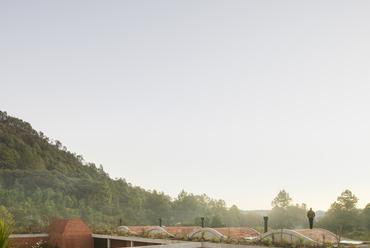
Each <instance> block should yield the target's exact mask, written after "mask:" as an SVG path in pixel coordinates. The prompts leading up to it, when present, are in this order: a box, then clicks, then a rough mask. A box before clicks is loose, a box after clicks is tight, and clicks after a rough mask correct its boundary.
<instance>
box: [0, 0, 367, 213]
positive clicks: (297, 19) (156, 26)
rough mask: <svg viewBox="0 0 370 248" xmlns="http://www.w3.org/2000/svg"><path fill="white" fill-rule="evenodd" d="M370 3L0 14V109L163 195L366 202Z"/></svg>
mask: <svg viewBox="0 0 370 248" xmlns="http://www.w3.org/2000/svg"><path fill="white" fill-rule="evenodd" d="M369 13H370V1H337V0H335V1H321V0H320V1H261V0H258V1H257V0H255V1H230V0H228V1H214V0H212V1H198V0H197V1H138V0H135V1H91V0H89V1H11V0H8V1H1V2H0V110H2V111H7V112H8V114H10V115H12V116H14V117H17V118H20V119H23V120H25V121H27V122H29V123H31V125H32V126H33V128H34V129H36V130H37V131H42V132H44V133H45V134H46V135H47V136H48V137H50V138H53V139H57V140H60V141H61V142H62V143H63V145H65V146H67V148H68V150H70V151H72V152H76V153H77V154H82V155H83V156H84V158H85V160H86V161H87V162H93V163H95V164H97V166H99V164H102V165H103V166H104V169H105V171H106V172H107V173H109V175H110V177H111V178H113V179H114V178H119V177H122V178H125V179H126V180H127V181H128V182H130V183H132V184H133V185H137V186H140V187H143V188H145V189H147V190H153V189H156V190H158V191H163V192H165V193H166V194H168V195H170V196H171V197H176V196H177V194H178V193H179V192H180V191H181V190H182V189H184V190H185V191H187V192H191V193H194V194H202V193H206V194H207V195H209V196H210V197H212V198H215V199H223V200H225V201H226V203H227V205H228V206H229V207H230V206H232V205H233V204H235V205H237V206H238V207H239V208H240V209H244V210H254V209H270V208H271V201H272V200H273V198H274V197H275V196H276V195H277V194H278V193H279V191H280V190H282V189H285V190H286V191H287V192H288V193H289V194H290V197H292V198H293V202H294V203H299V204H301V203H306V204H307V205H308V207H312V208H313V209H314V210H324V211H326V210H327V209H328V208H329V207H330V204H331V203H333V202H334V201H335V200H336V198H337V196H339V195H340V194H341V192H343V191H344V190H346V189H349V190H351V191H352V193H354V194H355V195H356V196H357V197H358V198H359V199H360V200H359V203H358V204H357V207H360V208H363V207H365V205H366V204H368V203H369V202H370V194H369V189H370V180H369V175H370V166H369V165H370V152H369V151H370V114H369V108H370V97H369V96H370V94H369V93H370V70H369V68H370V45H369V44H370V15H369Z"/></svg>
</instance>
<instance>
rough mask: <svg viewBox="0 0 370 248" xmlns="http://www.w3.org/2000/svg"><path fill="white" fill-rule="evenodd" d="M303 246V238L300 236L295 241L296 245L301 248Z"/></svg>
mask: <svg viewBox="0 0 370 248" xmlns="http://www.w3.org/2000/svg"><path fill="white" fill-rule="evenodd" d="M303 244H304V238H303V237H302V236H300V237H299V238H298V239H297V245H299V246H301V245H303Z"/></svg>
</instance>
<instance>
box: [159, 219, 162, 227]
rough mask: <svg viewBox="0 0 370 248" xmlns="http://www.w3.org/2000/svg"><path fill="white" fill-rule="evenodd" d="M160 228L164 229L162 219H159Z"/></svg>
mask: <svg viewBox="0 0 370 248" xmlns="http://www.w3.org/2000/svg"><path fill="white" fill-rule="evenodd" d="M159 226H160V227H162V218H159Z"/></svg>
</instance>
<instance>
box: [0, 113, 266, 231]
mask: <svg viewBox="0 0 370 248" xmlns="http://www.w3.org/2000/svg"><path fill="white" fill-rule="evenodd" d="M0 206H3V207H2V208H3V210H2V211H1V213H0V215H2V217H3V218H6V219H8V221H9V222H14V224H15V225H16V226H17V227H18V228H20V229H27V228H30V227H31V228H34V229H37V228H41V227H42V225H43V222H45V221H48V220H50V219H51V218H81V219H82V220H83V221H84V222H85V223H87V224H89V225H91V224H94V225H100V224H111V225H116V224H117V223H118V220H119V219H123V220H124V221H125V223H124V224H130V225H154V224H158V219H159V218H160V217H161V218H163V222H164V224H165V225H168V226H170V225H176V224H178V223H181V224H182V225H194V224H197V225H200V216H205V217H206V222H207V225H208V226H213V227H220V226H253V227H258V226H259V225H261V220H262V217H261V216H260V215H258V214H249V215H247V216H245V215H242V214H241V213H240V210H239V209H238V208H237V207H236V206H233V207H231V208H230V209H227V208H226V203H225V202H224V201H223V200H215V199H211V198H209V197H208V196H207V195H205V194H203V195H193V194H191V193H187V192H185V191H182V192H180V193H179V195H178V197H177V198H175V199H171V197H169V196H168V195H165V194H164V193H163V192H157V191H155V190H154V191H152V192H151V191H148V190H145V189H143V188H140V187H137V186H132V185H131V184H130V183H128V182H126V180H125V179H123V178H120V179H118V180H113V179H111V178H110V177H109V176H108V174H107V173H105V172H104V169H103V167H102V166H101V165H100V166H96V165H95V164H94V163H87V162H85V161H84V159H83V156H82V155H76V154H75V153H72V152H70V151H68V149H67V148H66V147H65V146H63V145H62V143H61V142H60V141H58V140H55V141H53V140H52V139H50V138H49V137H47V136H45V135H44V134H43V133H42V132H37V131H36V130H34V129H33V128H32V126H31V125H30V124H29V123H27V122H25V121H23V120H21V119H17V118H14V117H10V116H9V115H8V114H7V113H6V112H2V111H0ZM4 207H5V208H4ZM9 213H10V214H9ZM0 217H1V216H0Z"/></svg>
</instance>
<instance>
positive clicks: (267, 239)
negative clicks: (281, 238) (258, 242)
mask: <svg viewBox="0 0 370 248" xmlns="http://www.w3.org/2000/svg"><path fill="white" fill-rule="evenodd" d="M263 243H265V245H266V246H270V245H271V240H270V238H264V239H263Z"/></svg>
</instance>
